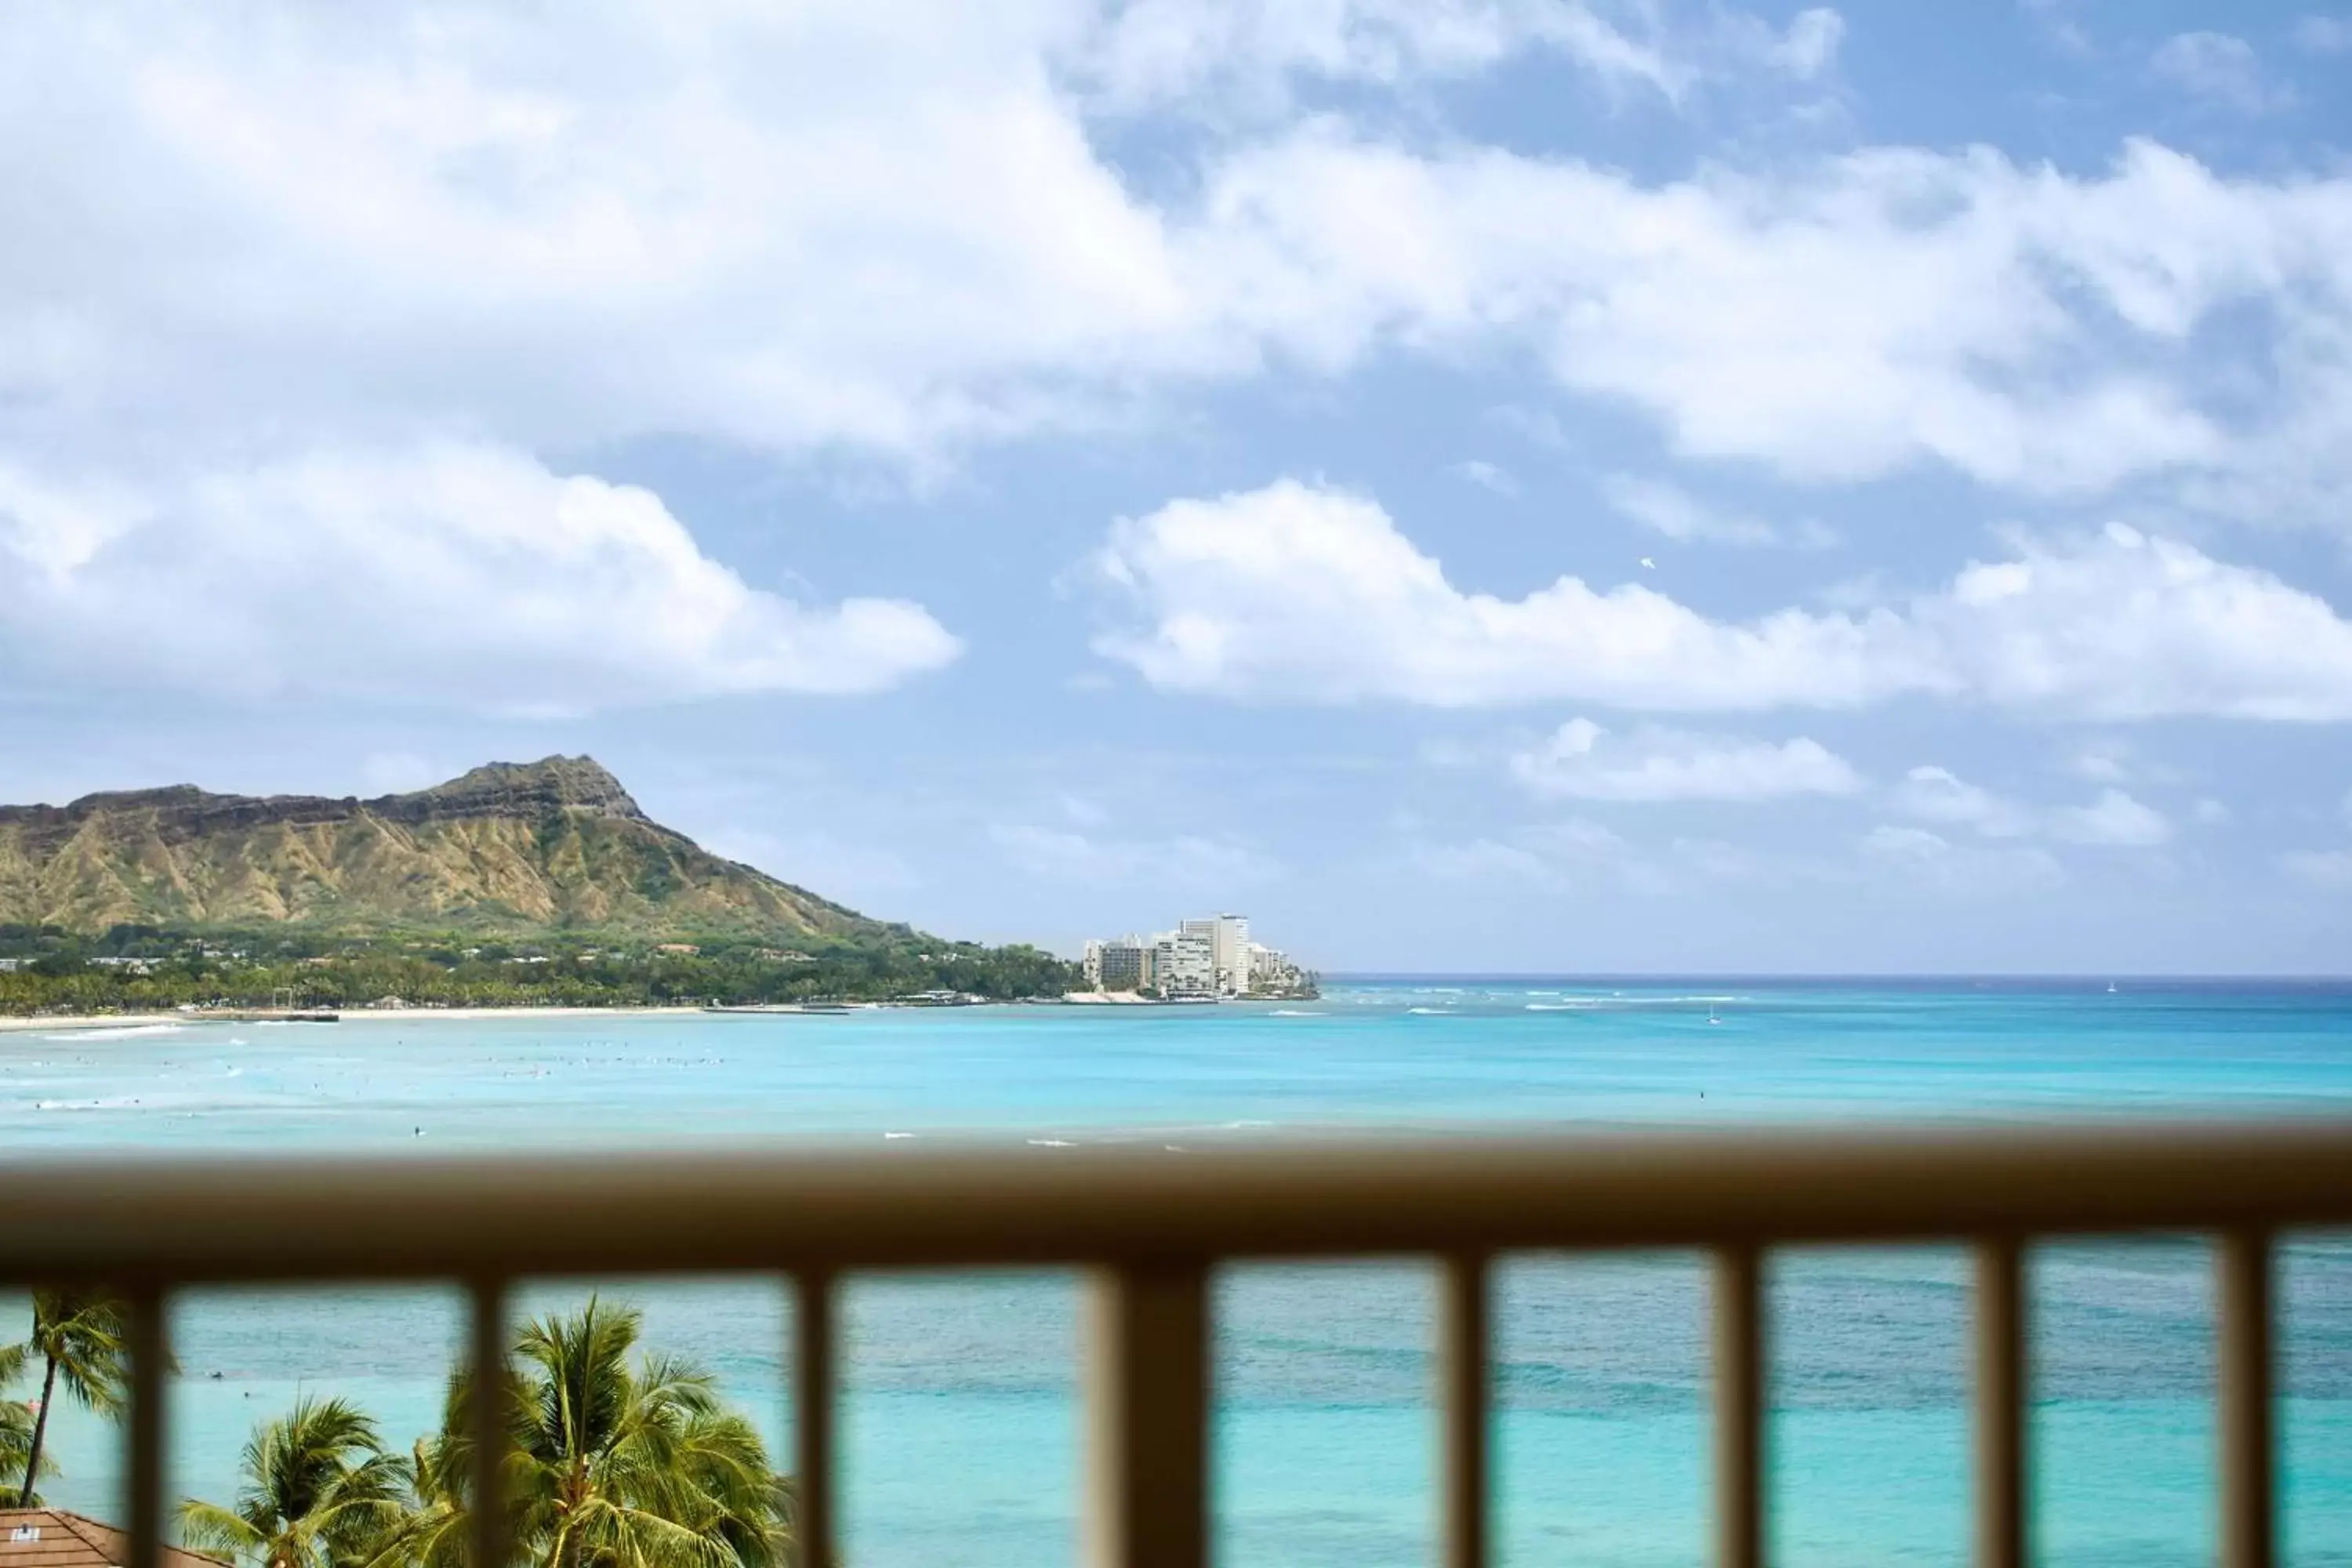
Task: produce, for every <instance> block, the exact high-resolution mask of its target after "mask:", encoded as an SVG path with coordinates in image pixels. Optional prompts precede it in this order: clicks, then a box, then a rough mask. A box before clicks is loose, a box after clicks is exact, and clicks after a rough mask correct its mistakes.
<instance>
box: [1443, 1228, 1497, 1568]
mask: <svg viewBox="0 0 2352 1568" xmlns="http://www.w3.org/2000/svg"><path fill="white" fill-rule="evenodd" d="M1440 1272H1441V1279H1440V1281H1439V1290H1440V1292H1441V1294H1440V1298H1439V1307H1438V1372H1437V1380H1438V1388H1437V1408H1438V1420H1439V1423H1440V1437H1441V1440H1442V1447H1441V1448H1440V1452H1441V1453H1442V1454H1443V1455H1444V1466H1445V1474H1444V1496H1443V1501H1442V1503H1441V1507H1442V1508H1443V1509H1444V1516H1443V1518H1442V1520H1441V1521H1440V1528H1441V1530H1442V1531H1443V1532H1444V1533H1443V1537H1442V1539H1443V1542H1444V1550H1443V1552H1442V1553H1441V1557H1440V1560H1441V1561H1442V1562H1443V1563H1444V1568H1486V1532H1487V1525H1488V1521H1489V1517H1490V1514H1489V1509H1490V1506H1491V1505H1490V1503H1489V1501H1488V1499H1489V1493H1490V1488H1489V1486H1488V1481H1487V1476H1488V1460H1489V1450H1490V1444H1489V1434H1490V1431H1491V1428H1490V1426H1489V1421H1490V1416H1489V1414H1488V1409H1489V1395H1490V1394H1491V1392H1492V1384H1491V1378H1492V1366H1493V1360H1492V1356H1493V1350H1492V1345H1493V1341H1492V1339H1491V1337H1490V1331H1489V1328H1488V1321H1489V1318H1490V1315H1491V1314H1490V1312H1489V1310H1488V1300H1487V1296H1488V1289H1489V1286H1488V1279H1489V1271H1488V1264H1487V1259H1486V1257H1485V1256H1484V1255H1483V1254H1478V1253H1457V1254H1453V1255H1450V1256H1448V1257H1447V1258H1444V1264H1443V1268H1442V1269H1441V1271H1440Z"/></svg>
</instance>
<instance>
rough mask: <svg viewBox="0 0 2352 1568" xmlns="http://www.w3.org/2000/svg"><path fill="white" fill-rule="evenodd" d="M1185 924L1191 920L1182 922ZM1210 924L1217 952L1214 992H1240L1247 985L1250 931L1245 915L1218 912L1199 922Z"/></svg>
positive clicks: (1242, 991)
mask: <svg viewBox="0 0 2352 1568" xmlns="http://www.w3.org/2000/svg"><path fill="white" fill-rule="evenodd" d="M1185 923H1187V924H1188V925H1189V924H1192V922H1191V921H1187V922H1185ZM1200 923H1202V924H1203V925H1206V926H1207V927H1208V928H1209V936H1210V941H1211V942H1212V944H1213V949H1214V952H1215V955H1216V965H1217V994H1219V995H1221V996H1239V995H1241V994H1244V993H1245V992H1247V991H1248V990H1249V987H1250V934H1249V917H1248V916H1247V915H1219V916H1218V917H1217V918H1216V919H1214V920H1213V921H1202V922H1200Z"/></svg>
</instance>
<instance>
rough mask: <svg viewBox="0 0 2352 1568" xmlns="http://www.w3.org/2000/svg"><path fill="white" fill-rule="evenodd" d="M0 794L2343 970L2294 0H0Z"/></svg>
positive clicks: (1467, 961)
mask: <svg viewBox="0 0 2352 1568" xmlns="http://www.w3.org/2000/svg"><path fill="white" fill-rule="evenodd" d="M0 32H5V34H6V35H8V37H6V39H5V47H0V73H5V76H6V78H7V79H6V81H5V91H0V118H5V120H6V121H8V123H7V124H5V127H0V132H5V133H0V226H5V232H7V233H8V234H10V235H11V240H10V242H9V244H8V245H7V247H5V250H0V798H5V799H10V800H32V799H47V800H53V801H56V800H63V799H66V798H69V797H71V796H73V795H78V794H80V793H83V792H85V791H89V790H92V789H99V788H111V787H125V786H131V785H139V784H162V783H169V782H178V781H189V782H195V783H199V784H205V785H207V786H209V787H213V788H217V789H236V790H251V791H263V792H267V791H279V790H282V791H316V792H322V793H329V794H336V795H341V794H361V795H366V794H373V793H377V792H381V791H385V790H390V789H396V788H406V787H413V786H415V785H419V784H425V783H429V782H432V781H434V780H435V779H437V778H439V777H443V776H446V775H449V774H452V773H457V772H458V771H461V770H462V769H463V768H465V767H467V766H469V765H471V764H473V763H478V762H482V761H485V760H488V759H492V758H502V759H521V758H529V757H536V756H541V755H544V754H547V753H550V752H583V751H584V752H593V754H594V755H596V756H598V757H599V758H601V759H603V760H604V762H606V763H608V764H610V765H611V766H612V767H613V768H614V770H615V771H616V772H618V773H620V775H621V776H622V778H623V779H624V781H625V783H627V784H629V785H630V787H631V788H632V789H633V790H634V791H635V793H636V795H638V797H639V798H640V800H641V801H642V802H643V803H644V804H645V805H646V806H647V808H648V809H649V810H651V811H652V812H653V813H654V814H655V815H656V816H659V817H660V818H662V819H663V820H665V821H667V822H670V823H672V824H674V825H676V826H679V827H681V828H683V829H685V830H687V831H688V832H690V833H692V834H694V835H696V836H697V837H700V838H701V839H703V840H704V841H705V842H707V843H709V845H711V846H712V847H716V848H719V849H720V850H722V851H723V852H726V853H729V854H732V855H735V856H738V857H740V858H744V859H747V860H750V861H751V862H753V863H755V864H758V865H760V866H761V867H763V868H766V869H769V870H771V871H773V872H775V873H777V874H779V875H782V876H784V877H787V878H789V879H793V880H795V881H800V882H803V883H805V884H807V885H809V886H812V887H814V888H816V889H821V890H823V891H824V892H826V893H828V894H830V895H832V896H835V897H837V898H840V899H843V900H846V901H849V902H851V903H854V904H856V905H857V906H859V907H861V908H865V909H867V910H871V911H873V912H876V913H878V914H883V915H887V916H892V917H897V918H903V919H908V920H911V921H917V922H919V923H920V924H923V925H925V926H928V927H929V928H932V929H935V930H940V931H949V932H952V933H955V934H959V935H971V936H975V937H983V938H989V939H1005V940H1014V939H1018V940H1033V941H1037V942H1045V943H1046V944H1049V945H1054V946H1058V947H1062V948H1064V949H1068V950H1074V949H1075V947H1076V943H1077V942H1078V941H1079V940H1080V939H1081V938H1083V937H1084V936H1085V935H1087V934H1089V933H1097V932H1111V931H1121V930H1128V929H1137V928H1149V927H1154V926H1158V925H1162V924H1165V923H1168V922H1169V921H1172V920H1173V919H1174V918H1175V917H1176V916H1178V915H1179V914H1181V913H1185V912H1192V911H1199V910H1209V909H1212V908H1228V909H1241V910H1247V911H1248V912H1250V913H1251V914H1252V915H1253V916H1254V917H1255V921H1256V924H1257V927H1258V930H1259V932H1260V933H1261V935H1262V937H1263V938H1264V939H1265V940H1269V941H1272V942H1277V943H1279V944H1281V945H1284V946H1286V947H1288V948H1290V949H1292V950H1294V951H1295V952H1297V953H1298V954H1300V956H1302V957H1303V958H1305V959H1307V961H1309V962H1311V963H1319V964H1321V965H1323V966H1325V967H1327V968H1333V969H1391V970H1393V969H1415V970H1441V969H1451V970H1489V971H1492V970H1514V971H1543V972H1558V971H1574V970H1584V971H1596V970H1612V971H1622V970H1642V969H1647V970H1683V971H1692V970H1718V971H1720V970H1802V971H1847V972H1857V971H1872V970H1910V971H1951V970H1958V971H2039V970H2066V971H2083V972H2090V973H2108V972H2116V973H2122V972H2142V971H2146V972H2197V973H2221V972H2233V971H2286V972H2299V973H2313V972H2329V973H2334V972H2341V971H2343V970H2344V969H2345V968H2346V967H2347V958H2346V954H2347V938H2352V796H2347V791H2352V748H2347V744H2346V740H2345V727H2346V725H2347V722H2352V581H2347V542H2352V510H2347V495H2352V158H2347V147H2352V108H2347V105H2352V93H2347V91H2346V88H2347V83H2352V11H2347V10H2344V9H2342V8H2340V7H2336V8H2331V7H2330V6H2328V5H2323V4H2320V3H2318V0H2314V3H2313V4H2310V5H2278V6H2266V5H2229V6H2221V5H2188V4H2155V3H2145V0H2143V3H2138V4H2129V5H2126V4H2109V5H2095V4H2088V3H2076V0H2028V3H2023V4H2017V5H2002V4H2000V3H1998V0H1984V3H1970V4H1959V3H1957V0H1955V3H1948V4H1938V5H1928V4H1900V5H1897V4H1881V5H1846V6H1843V7H1840V8H1836V9H1832V8H1828V7H1798V6H1790V5H1766V4H1754V5H1732V4H1728V3H1726V4H1713V5H1687V4H1680V3H1666V0H1658V3H1655V4H1644V3H1633V0H1626V3H1611V0H1582V3H1580V0H1462V3H1459V4H1440V3H1435V0H1429V3H1421V4H1404V3H1402V0H1314V3H1312V4H1308V3H1306V0H1297V3H1293V4H1286V5H1278V6H1277V5H1246V4H1239V3H1236V0H1142V3H1140V4H1135V5H1109V6H1101V5H1088V4H1086V3H1084V0H1024V3H1019V4H1009V5H998V6H991V7H971V6H955V5H918V4H912V3H901V0H859V3H857V4H854V5H852V4H842V3H827V4H813V5H803V6H799V7H772V6H766V5H727V4H718V3H713V4H709V5H677V4H665V5H653V4H649V3H648V4H635V3H628V0H609V3H606V4H601V5H589V6H581V7H566V8H563V9H562V10H561V11H558V12H548V11H544V10H541V9H539V8H534V7H520V6H511V7H496V6H476V5H462V4H457V5H451V4H444V5H433V6H430V7H425V6H412V7H404V6H398V5H386V6H380V7H369V8H365V10H364V12H363V13H357V14H343V13H339V12H328V11H322V10H320V8H317V7H311V6H307V5H293V4H286V5H272V4H258V3H257V4H255V5H247V6H243V7H240V8H238V10H237V11H236V16H235V20H234V21H229V20H225V19H223V18H222V17H221V16H218V15H215V16H212V17H209V18H204V17H195V16H191V15H189V14H187V13H186V12H184V10H180V9H173V8H168V7H163V6H157V7H154V8H153V9H152V10H151V11H146V12H143V13H142V12H140V11H139V10H138V8H136V7H134V8H133V10H132V12H131V13H128V14H126V13H125V12H123V11H122V10H121V9H119V8H93V7H86V6H79V5H65V4H57V5H41V4H27V5H16V6H11V7H9V8H8V9H7V10H6V11H5V15H0Z"/></svg>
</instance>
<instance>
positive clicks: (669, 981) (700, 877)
mask: <svg viewBox="0 0 2352 1568" xmlns="http://www.w3.org/2000/svg"><path fill="white" fill-rule="evenodd" d="M1077 978H1078V977H1077V971H1076V968H1075V966H1073V965H1071V964H1069V963H1065V962H1064V961H1062V960H1061V959H1059V958H1056V957H1055V956H1054V955H1053V954H1051V953H1048V952H1043V951H1041V950H1039V949H1036V948H1033V947H1027V946H1010V947H988V946H982V945H980V944H978V943H973V942H957V941H953V940H950V939H948V938H945V937H939V936H933V935H929V934H928V933H925V932H923V931H917V930H915V929H913V928H912V927H910V926H908V925H904V924H898V923H893V922H890V921H880V920H876V919H872V918H870V917H868V916H866V915H863V914H860V913H858V912H857V911H856V910H850V909H846V908H844V907H843V906H842V905H840V904H837V903H835V902H833V901H832V900H828V899H825V898H824V897H822V896H821V895H819V894H817V893H814V892H811V891H809V890H808V889H803V888H798V887H795V886H793V884H791V883H789V882H784V881H781V880H779V879H776V878H774V877H772V876H769V875H768V874H766V873H765V872H762V871H760V870H757V869H754V868H751V867H750V866H746V865H742V864H740V863H739V862H736V861H732V860H729V859H726V858H722V857H720V856H717V855H713V854H711V853H710V852H709V851H708V850H706V849H704V848H702V847H700V846H699V845H698V844H696V843H695V842H694V841H693V840H692V839H690V838H688V837H686V835H684V834H682V833H679V832H677V831H676V830H674V829H672V828H668V827H665V826H662V825H661V824H660V823H657V822H656V821H654V820H653V819H652V818H651V817H649V816H646V814H645V812H644V811H643V810H641V809H640V808H639V807H638V805H637V803H636V802H635V800H633V799H631V798H630V795H629V793H628V791H627V790H626V789H625V788H623V787H622V784H621V782H620V781H619V780H618V779H616V778H614V776H613V774H612V773H609V772H607V771H606V770H605V769H604V767H603V766H602V765H600V764H599V763H596V762H595V761H593V759H591V758H588V757H584V756H583V757H549V758H546V759H544V760H542V761H540V762H536V763H520V764H517V763H490V764H488V766H484V767H478V768H476V769H474V770H473V771H472V772H470V773H466V774H464V775H463V776H461V777H458V778H456V779H452V780H450V781H449V782H448V783H446V784H436V785H435V786H433V787H432V788H430V789H423V790H417V791H415V792H413V793H410V794H405V795H383V796H379V797H377V798H375V799H373V800H362V799H359V798H356V797H346V798H343V799H330V798H325V797H321V796H312V795H268V796H254V795H215V794H213V793H210V792H208V791H205V790H202V789H198V788H196V787H195V786H194V785H188V784H181V785H174V786H171V787H168V788H163V789H148V790H134V791H124V792H119V793H105V794H99V795H85V796H83V797H82V798H81V799H79V800H77V801H74V802H72V803H71V804H69V805H62V806H53V805H5V806H0V1014H5V1013H15V1014H26V1013H88V1012H104V1011H116V1010H120V1011H129V1012H139V1011H148V1010H156V1011H162V1010H171V1009H180V1010H185V1009H190V1008H211V1007H271V1006H275V1007H278V1008H281V1009H331V1008H340V1007H358V1006H426V1007H429V1006H443V1007H446V1006H533V1005H537V1006H614V1005H688V1004H699V1005H736V1006H754V1005H825V1004H832V1003H845V1002H852V1001H901V1002H906V1001H921V1002H933V1003H936V1002H942V1001H974V1000H986V1001H1008V1000H1020V999H1026V998H1042V997H1058V996H1059V995H1061V994H1063V993H1065V992H1066V991H1068V990H1070V989H1071V988H1072V987H1074V986H1075V985H1076V984H1077Z"/></svg>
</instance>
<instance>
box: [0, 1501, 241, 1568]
mask: <svg viewBox="0 0 2352 1568" xmlns="http://www.w3.org/2000/svg"><path fill="white" fill-rule="evenodd" d="M130 1553H131V1535H130V1532H129V1531H121V1530H117V1529H115V1528H114V1526H112V1525H110V1524H100V1523H99V1522H98V1521H96V1520H94V1519H84V1518H83V1517H82V1516H81V1515H79V1514H78V1513H68V1512H67V1511H66V1510H63V1509H61V1508H9V1509H0V1568H122V1564H123V1563H124V1562H126V1561H127V1560H128V1559H129V1557H130ZM163 1568H221V1561H220V1559H218V1558H216V1557H206V1556H205V1555H204V1554H203V1553H201V1552H183V1551H182V1550H180V1549H179V1548H178V1547H176V1546H166V1547H164V1548H163Z"/></svg>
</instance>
